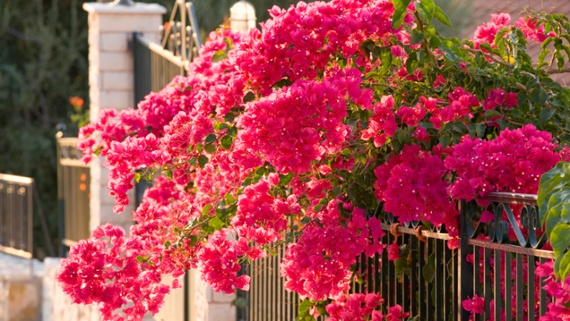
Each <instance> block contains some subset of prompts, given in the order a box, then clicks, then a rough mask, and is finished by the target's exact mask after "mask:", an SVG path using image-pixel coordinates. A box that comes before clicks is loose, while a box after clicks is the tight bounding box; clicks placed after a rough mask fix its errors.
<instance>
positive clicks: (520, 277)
mask: <svg viewBox="0 0 570 321" xmlns="http://www.w3.org/2000/svg"><path fill="white" fill-rule="evenodd" d="M515 257H516V264H517V272H516V273H517V278H516V281H515V282H516V285H515V287H516V289H517V310H516V313H517V319H516V320H517V321H523V313H522V311H523V293H524V283H523V261H522V255H521V254H515Z"/></svg>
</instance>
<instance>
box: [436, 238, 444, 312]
mask: <svg viewBox="0 0 570 321" xmlns="http://www.w3.org/2000/svg"><path fill="white" fill-rule="evenodd" d="M433 244H434V250H435V297H434V307H435V315H436V317H439V318H441V317H442V316H444V311H445V310H444V309H443V305H444V303H443V295H442V294H443V273H444V269H443V263H444V262H443V255H442V251H441V249H440V246H439V244H438V241H437V240H436V239H434V240H433Z"/></svg>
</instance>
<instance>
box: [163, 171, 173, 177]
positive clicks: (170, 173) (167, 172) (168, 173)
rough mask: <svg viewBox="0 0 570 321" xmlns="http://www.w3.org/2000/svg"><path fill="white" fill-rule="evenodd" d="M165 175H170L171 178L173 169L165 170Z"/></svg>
mask: <svg viewBox="0 0 570 321" xmlns="http://www.w3.org/2000/svg"><path fill="white" fill-rule="evenodd" d="M164 176H166V177H168V178H169V179H172V170H170V169H169V170H167V171H165V172H164Z"/></svg>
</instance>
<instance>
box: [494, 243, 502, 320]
mask: <svg viewBox="0 0 570 321" xmlns="http://www.w3.org/2000/svg"><path fill="white" fill-rule="evenodd" d="M494 259H495V271H494V274H495V275H494V277H495V279H494V280H495V284H494V289H493V296H494V298H495V306H494V311H493V313H494V317H495V320H500V319H501V306H502V302H503V299H502V297H501V251H499V250H494Z"/></svg>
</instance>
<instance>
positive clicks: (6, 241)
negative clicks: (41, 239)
mask: <svg viewBox="0 0 570 321" xmlns="http://www.w3.org/2000/svg"><path fill="white" fill-rule="evenodd" d="M33 195H34V180H33V179H32V178H29V177H23V176H15V175H7V174H0V251H1V252H4V253H8V254H12V255H17V256H21V257H25V258H32V255H33V249H34V244H33V239H34V236H33V230H34V229H33V215H34V212H33V202H34V196H33Z"/></svg>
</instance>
